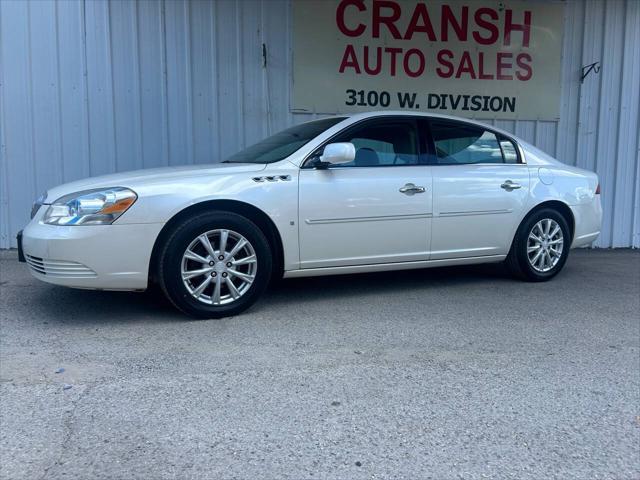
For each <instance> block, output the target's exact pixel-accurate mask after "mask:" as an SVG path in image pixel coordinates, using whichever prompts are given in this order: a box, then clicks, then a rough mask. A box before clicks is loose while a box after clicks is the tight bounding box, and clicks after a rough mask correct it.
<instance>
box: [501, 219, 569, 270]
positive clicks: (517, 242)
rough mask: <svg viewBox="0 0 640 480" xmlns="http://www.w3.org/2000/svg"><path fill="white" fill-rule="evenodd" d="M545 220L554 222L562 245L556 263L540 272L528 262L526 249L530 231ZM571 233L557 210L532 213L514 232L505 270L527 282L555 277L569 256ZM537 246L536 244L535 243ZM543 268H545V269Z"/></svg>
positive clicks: (533, 253) (534, 253)
mask: <svg viewBox="0 0 640 480" xmlns="http://www.w3.org/2000/svg"><path fill="white" fill-rule="evenodd" d="M547 219H550V220H552V221H553V222H555V223H556V224H557V225H558V226H559V227H560V229H561V231H562V238H563V245H562V252H561V253H560V256H559V258H558V261H557V263H555V265H553V267H551V268H549V269H548V270H547V271H540V270H539V269H538V268H534V266H533V265H532V264H531V261H530V260H529V256H528V247H529V243H528V241H529V235H530V234H531V232H532V229H534V227H535V226H536V224H538V222H541V221H545V220H547ZM571 241H572V238H571V231H570V230H569V224H568V223H567V220H566V219H565V218H564V216H563V215H562V214H561V213H559V212H558V211H557V210H554V209H552V208H542V209H540V210H538V211H536V212H533V213H532V214H531V215H529V216H528V217H527V218H525V219H524V221H523V222H522V224H520V227H518V231H517V232H516V235H515V238H514V239H513V243H512V244H511V250H510V251H509V255H508V256H507V259H506V260H505V263H506V266H507V269H508V270H509V271H510V272H511V274H513V275H514V276H515V277H518V278H520V279H522V280H526V281H529V282H545V281H547V280H550V279H552V278H553V277H555V276H556V275H557V274H558V273H559V272H560V270H562V267H564V264H565V263H566V261H567V257H568V256H569V248H570V247H571ZM535 243H536V244H537V242H535ZM535 255H536V252H535V251H534V252H532V256H533V257H534V258H535ZM547 267H548V265H547V266H545V268H547Z"/></svg>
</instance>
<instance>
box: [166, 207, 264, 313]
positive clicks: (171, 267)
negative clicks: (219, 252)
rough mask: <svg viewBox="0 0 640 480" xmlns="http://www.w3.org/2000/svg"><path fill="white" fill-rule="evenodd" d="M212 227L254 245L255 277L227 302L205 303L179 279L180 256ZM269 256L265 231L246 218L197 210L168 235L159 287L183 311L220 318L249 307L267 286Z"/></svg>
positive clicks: (180, 277)
mask: <svg viewBox="0 0 640 480" xmlns="http://www.w3.org/2000/svg"><path fill="white" fill-rule="evenodd" d="M215 229H228V230H233V231H234V232H237V233H239V234H240V235H242V236H243V237H245V238H246V239H247V240H248V241H249V242H250V243H251V245H252V246H253V249H254V250H255V252H256V257H257V270H256V277H255V279H254V281H253V283H252V284H251V287H250V288H249V290H248V291H247V292H246V293H245V294H244V295H242V296H241V297H240V298H239V299H238V300H236V301H234V302H232V303H230V304H227V305H217V306H214V305H206V304H204V303H202V302H199V301H198V300H196V299H195V298H193V296H192V295H191V294H190V293H189V291H188V290H187V288H186V287H185V285H184V283H183V281H182V273H181V264H182V256H183V254H184V252H185V250H186V249H187V247H188V246H189V245H190V244H191V242H193V240H194V239H195V238H197V237H198V236H199V235H201V234H203V233H205V232H207V231H210V230H215ZM271 269H272V257H271V251H270V249H269V243H268V241H267V239H266V238H265V236H264V234H263V233H262V231H261V230H260V228H258V227H257V226H256V225H255V224H254V223H253V222H251V221H250V220H248V219H247V218H245V217H243V216H240V215H237V214H234V213H228V212H211V213H204V214H199V215H197V217H195V218H192V219H189V220H187V221H185V222H183V223H182V224H180V225H179V226H178V227H177V228H176V230H175V231H174V233H173V235H171V236H170V238H169V239H168V241H167V243H166V245H165V248H164V249H163V253H162V255H161V256H160V277H161V281H162V287H163V290H164V292H165V294H166V295H167V297H169V299H170V300H171V302H172V303H173V304H174V305H175V306H176V307H178V308H179V309H180V310H182V311H183V312H185V313H186V314H188V315H190V316H193V317H196V318H203V319H208V318H222V317H228V316H233V315H237V314H239V313H241V312H242V311H244V310H246V309H247V308H249V307H250V306H251V305H252V304H253V303H254V302H255V301H256V300H257V299H258V297H259V296H260V295H261V294H262V293H263V292H264V290H265V289H266V287H267V285H268V283H269V279H270V277H271Z"/></svg>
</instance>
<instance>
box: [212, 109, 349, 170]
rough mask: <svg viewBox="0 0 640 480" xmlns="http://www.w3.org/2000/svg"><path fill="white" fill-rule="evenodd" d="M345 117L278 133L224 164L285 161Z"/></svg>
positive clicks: (306, 124) (304, 124)
mask: <svg viewBox="0 0 640 480" xmlns="http://www.w3.org/2000/svg"><path fill="white" fill-rule="evenodd" d="M343 120H344V117H333V118H324V119H322V120H315V121H312V122H307V123H303V124H301V125H296V126H294V127H291V128H287V129H286V130H283V131H281V132H278V133H276V134H275V135H272V136H270V137H268V138H265V139H264V140H261V141H259V142H258V143H256V144H254V145H251V146H250V147H247V148H245V149H244V150H241V151H239V152H238V153H236V154H234V155H232V156H230V157H229V158H228V159H226V160H225V161H224V163H273V162H277V161H279V160H284V159H285V158H287V157H288V156H289V155H291V154H292V153H294V152H295V151H296V150H298V149H300V148H302V147H303V146H304V145H305V144H307V143H308V142H310V141H311V140H313V139H314V138H316V137H317V136H318V135H320V134H321V133H322V132H324V131H325V130H327V129H329V128H331V127H333V126H334V125H336V124H337V123H340V122H341V121H343Z"/></svg>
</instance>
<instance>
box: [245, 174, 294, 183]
mask: <svg viewBox="0 0 640 480" xmlns="http://www.w3.org/2000/svg"><path fill="white" fill-rule="evenodd" d="M252 180H253V181H254V182H257V183H262V182H290V181H291V175H266V176H264V177H253V178H252Z"/></svg>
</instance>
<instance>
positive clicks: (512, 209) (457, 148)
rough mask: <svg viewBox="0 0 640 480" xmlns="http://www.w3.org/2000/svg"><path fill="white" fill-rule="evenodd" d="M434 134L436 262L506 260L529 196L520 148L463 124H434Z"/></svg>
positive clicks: (432, 125) (433, 250)
mask: <svg viewBox="0 0 640 480" xmlns="http://www.w3.org/2000/svg"><path fill="white" fill-rule="evenodd" d="M431 134H432V137H433V144H434V147H435V153H436V155H435V165H434V166H433V202H434V205H433V209H434V219H433V234H432V242H431V259H433V260H438V259H445V258H461V257H477V256H486V255H506V254H507V253H508V251H509V247H510V245H511V240H512V239H513V235H514V232H515V230H516V228H517V226H518V222H519V220H520V218H522V212H523V209H524V208H525V204H526V202H527V197H528V194H529V171H528V168H527V165H526V164H523V163H521V161H520V158H519V155H518V153H517V149H516V147H515V145H514V144H513V143H512V142H511V141H510V140H509V139H507V138H506V137H503V136H501V135H499V134H495V133H493V132H491V131H489V130H484V129H482V128H479V127H475V126H471V125H469V124H463V123H455V122H436V121H432V122H431Z"/></svg>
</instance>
